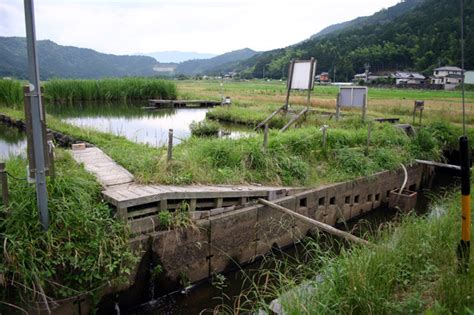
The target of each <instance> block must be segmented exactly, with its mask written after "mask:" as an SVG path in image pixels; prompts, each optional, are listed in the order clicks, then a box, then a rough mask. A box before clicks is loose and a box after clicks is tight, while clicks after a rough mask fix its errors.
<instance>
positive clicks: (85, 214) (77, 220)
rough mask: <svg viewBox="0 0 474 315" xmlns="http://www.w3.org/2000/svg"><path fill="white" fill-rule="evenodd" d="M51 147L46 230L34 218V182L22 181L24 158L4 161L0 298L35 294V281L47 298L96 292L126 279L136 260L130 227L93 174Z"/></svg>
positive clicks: (36, 213)
mask: <svg viewBox="0 0 474 315" xmlns="http://www.w3.org/2000/svg"><path fill="white" fill-rule="evenodd" d="M56 153H57V155H56V178H55V179H54V180H51V179H49V180H48V183H47V188H48V195H49V196H48V199H49V201H48V206H49V214H50V227H49V229H48V231H47V232H44V231H43V230H42V228H41V225H40V223H39V219H38V209H37V206H36V197H35V188H34V185H31V184H28V183H27V182H26V181H25V180H24V179H25V174H26V173H25V169H26V164H27V162H26V161H25V160H24V159H22V158H12V159H10V160H8V161H7V162H6V168H7V171H8V173H9V174H11V175H12V176H13V177H10V178H9V186H10V189H9V190H10V207H9V208H5V207H3V206H0V216H1V219H0V241H1V243H2V252H3V254H2V257H3V259H2V260H0V275H1V276H2V281H3V283H4V284H8V285H6V286H4V285H2V286H0V300H3V301H11V300H9V298H8V297H10V298H11V297H13V296H17V297H18V296H22V297H23V299H24V300H23V302H26V301H28V300H29V299H37V298H39V297H38V296H36V297H35V296H34V292H35V290H39V289H40V288H42V289H44V291H45V293H46V295H48V296H49V297H51V298H53V299H60V298H64V297H69V296H75V295H78V294H81V293H83V292H88V291H91V292H90V293H88V294H90V295H94V294H100V293H101V287H102V286H104V285H106V284H108V283H109V281H111V283H112V284H113V283H115V282H116V281H118V282H120V281H125V280H127V279H128V275H129V274H130V273H131V268H132V266H134V264H135V263H136V258H135V257H134V256H133V255H132V253H131V251H130V249H129V246H128V238H129V236H128V230H127V228H126V226H125V225H124V223H122V222H121V221H120V220H116V219H114V218H113V215H112V213H111V210H110V208H109V207H108V206H107V205H106V204H105V203H104V202H103V201H102V199H101V195H100V191H101V189H100V186H99V185H98V184H97V182H96V181H95V179H94V177H93V176H92V175H91V174H89V173H87V172H86V171H85V170H84V169H83V168H82V167H80V166H78V165H77V164H76V162H75V161H74V160H73V159H72V158H71V157H70V155H69V153H67V152H65V151H63V150H57V152H56ZM11 302H13V303H14V304H17V303H21V301H20V300H15V299H14V300H13V301H11ZM4 306H5V305H0V311H1V310H2V307H4ZM7 311H8V309H7ZM10 311H11V309H10Z"/></svg>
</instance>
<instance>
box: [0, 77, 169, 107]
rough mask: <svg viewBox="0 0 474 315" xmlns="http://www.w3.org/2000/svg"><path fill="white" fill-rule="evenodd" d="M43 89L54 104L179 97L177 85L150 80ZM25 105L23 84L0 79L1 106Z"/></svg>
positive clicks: (53, 84)
mask: <svg viewBox="0 0 474 315" xmlns="http://www.w3.org/2000/svg"><path fill="white" fill-rule="evenodd" d="M43 87H44V95H45V97H46V99H48V100H50V101H53V102H73V101H125V100H146V99H152V98H156V99H176V96H177V91H176V85H175V84H174V83H173V82H171V81H166V80H158V79H150V78H121V79H101V80H64V79H53V80H49V81H46V82H45V83H44V84H43ZM22 102H23V90H22V86H21V83H20V82H19V81H16V80H5V79H0V104H5V105H7V106H14V105H20V104H21V103H22Z"/></svg>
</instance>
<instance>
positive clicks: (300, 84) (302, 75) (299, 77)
mask: <svg viewBox="0 0 474 315" xmlns="http://www.w3.org/2000/svg"><path fill="white" fill-rule="evenodd" d="M313 62H314V64H313ZM312 64H313V71H311V65H312ZM315 75H316V61H311V60H302V61H295V63H294V65H293V72H292V77H291V87H290V88H291V89H292V90H308V89H310V90H312V89H313V85H314V77H315Z"/></svg>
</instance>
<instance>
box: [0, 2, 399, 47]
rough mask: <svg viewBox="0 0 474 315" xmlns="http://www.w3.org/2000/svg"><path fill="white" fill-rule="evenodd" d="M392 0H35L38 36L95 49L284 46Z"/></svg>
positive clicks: (11, 5)
mask: <svg viewBox="0 0 474 315" xmlns="http://www.w3.org/2000/svg"><path fill="white" fill-rule="evenodd" d="M398 2H400V0H358V1H354V0H329V1H326V0H291V1H281V0H220V1H219V0H163V1H162V0H136V1H133V0H100V1H99V0H96V1H92V0H36V1H35V12H36V26H37V38H38V39H51V40H53V41H55V42H57V43H58V44H61V45H72V46H78V47H85V48H92V49H95V50H98V51H100V52H106V53H113V54H130V53H135V52H154V51H166V50H180V51H194V52H202V53H216V54H220V53H224V52H228V51H231V50H236V49H241V48H245V47H249V48H252V49H254V50H258V51H262V50H269V49H274V48H281V47H285V46H288V45H291V44H294V43H297V42H299V41H302V40H304V39H306V38H308V37H309V36H311V35H313V34H315V33H317V32H318V31H320V30H321V29H323V28H324V27H326V26H329V25H331V24H335V23H339V22H343V21H347V20H351V19H353V18H356V17H359V16H365V15H371V14H373V13H375V12H376V11H379V10H380V9H383V8H388V7H390V6H392V5H394V4H396V3H398ZM0 36H25V25H24V11H23V1H21V0H0Z"/></svg>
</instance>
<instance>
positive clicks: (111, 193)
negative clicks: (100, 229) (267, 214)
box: [72, 148, 288, 220]
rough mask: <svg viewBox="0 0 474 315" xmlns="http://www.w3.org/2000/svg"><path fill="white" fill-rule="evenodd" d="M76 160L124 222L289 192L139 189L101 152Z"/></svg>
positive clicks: (76, 154)
mask: <svg viewBox="0 0 474 315" xmlns="http://www.w3.org/2000/svg"><path fill="white" fill-rule="evenodd" d="M72 156H73V158H74V159H75V160H76V161H77V162H78V163H82V164H84V168H85V169H86V170H87V171H89V172H90V173H92V174H94V175H95V176H96V178H97V180H98V181H99V182H100V183H101V185H102V186H103V187H104V191H102V195H103V197H104V199H105V200H106V201H107V202H109V203H110V204H111V205H113V206H115V207H116V208H117V213H118V216H119V217H121V218H123V219H133V220H135V219H139V218H146V217H148V216H152V215H156V214H157V213H158V212H159V211H162V210H170V211H174V210H176V209H178V208H180V207H183V205H186V207H187V208H188V210H189V211H196V210H201V211H205V210H211V209H219V208H226V207H233V206H239V205H245V204H247V203H248V202H250V201H255V200H257V199H258V198H265V199H268V200H273V199H277V198H281V197H283V196H286V194H287V192H288V191H287V189H285V188H282V187H267V186H260V185H188V186H167V185H140V184H137V183H135V181H134V177H133V175H132V174H130V172H128V171H127V170H126V169H124V168H123V167H122V166H120V165H118V164H117V163H116V162H115V161H113V160H112V159H111V158H110V157H109V156H107V155H106V154H105V153H104V152H103V151H102V150H100V149H99V148H86V149H82V150H73V151H72Z"/></svg>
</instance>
